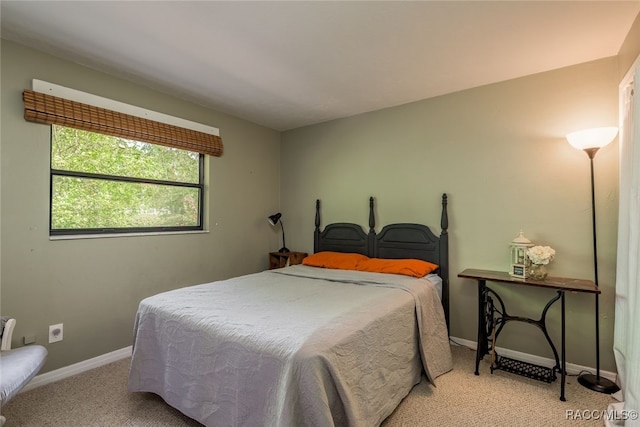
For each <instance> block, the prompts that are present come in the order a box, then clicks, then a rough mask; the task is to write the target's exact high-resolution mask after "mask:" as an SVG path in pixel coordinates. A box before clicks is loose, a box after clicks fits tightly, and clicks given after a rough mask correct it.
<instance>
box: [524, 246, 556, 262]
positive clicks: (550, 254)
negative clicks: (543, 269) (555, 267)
mask: <svg viewBox="0 0 640 427" xmlns="http://www.w3.org/2000/svg"><path fill="white" fill-rule="evenodd" d="M527 256H528V257H529V259H530V260H531V262H532V263H533V264H538V265H547V264H549V262H550V261H553V258H555V256H556V251H555V249H553V248H552V247H550V246H533V247H531V248H529V249H527Z"/></svg>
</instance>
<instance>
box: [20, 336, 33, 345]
mask: <svg viewBox="0 0 640 427" xmlns="http://www.w3.org/2000/svg"><path fill="white" fill-rule="evenodd" d="M22 339H23V341H24V345H29V344H33V343H34V342H36V336H35V335H26V336H24V337H23V338H22Z"/></svg>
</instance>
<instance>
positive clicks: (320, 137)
mask: <svg viewBox="0 0 640 427" xmlns="http://www.w3.org/2000/svg"><path fill="white" fill-rule="evenodd" d="M618 76H619V72H618V61H617V58H616V57H611V58H607V59H602V60H599V61H595V62H591V63H586V64H582V65H578V66H574V67H569V68H564V69H559V70H555V71H551V72H547V73H542V74H536V75H532V76H528V77H524V78H519V79H515V80H510V81H505V82H501V83H497V84H492V85H487V86H483V87H479V88H475V89H471V90H465V91H462V92H458V93H454V94H450V95H446V96H441V97H437V98H433V99H427V100H424V101H420V102H415V103H411V104H407V105H403V106H399V107H394V108H389V109H385V110H380V111H374V112H371V113H368V114H362V115H358V116H354V117H350V118H346V119H341V120H334V121H330V122H327V123H322V124H318V125H315V126H308V127H305V128H300V129H296V130H292V131H288V132H285V133H284V134H283V143H282V147H281V158H282V160H281V162H282V169H281V170H282V172H281V174H282V177H281V183H282V185H281V186H282V188H281V195H282V196H281V197H282V211H283V212H284V215H285V216H286V217H285V218H286V221H287V232H288V234H287V237H288V240H287V243H288V244H289V248H291V249H292V250H293V249H295V250H304V251H311V250H312V249H313V241H312V239H310V238H309V236H310V235H311V233H312V231H313V218H314V201H315V199H316V198H319V199H321V201H322V223H323V224H328V223H330V222H335V221H349V222H351V221H352V222H357V223H359V224H361V225H362V226H363V227H366V226H367V221H368V216H367V215H368V203H367V200H368V197H369V196H374V197H375V198H376V203H377V208H376V212H377V223H378V225H379V226H378V227H377V229H378V230H379V229H380V226H382V225H384V224H388V223H393V222H420V223H427V224H429V225H431V226H433V228H434V231H436V232H439V231H440V229H439V226H440V216H439V214H440V196H441V194H442V193H443V192H446V193H448V194H449V221H450V230H449V236H450V245H451V251H450V255H451V334H452V335H453V336H456V337H460V338H464V339H468V340H473V341H475V337H476V329H475V328H476V319H477V317H476V316H477V292H476V285H475V282H474V281H470V280H462V279H459V278H457V274H458V273H459V272H461V271H462V270H464V269H465V268H480V269H491V270H503V271H507V270H508V268H509V243H510V242H511V240H512V239H513V238H515V237H516V236H517V235H518V232H519V231H520V230H523V231H524V232H525V235H526V236H527V237H529V238H530V239H531V240H532V241H533V242H534V243H536V244H541V245H550V246H552V247H553V248H555V249H556V251H557V258H556V260H555V261H553V262H552V264H551V265H550V268H549V270H550V274H552V275H557V276H567V277H577V278H584V279H591V278H593V258H592V257H593V255H592V237H591V229H592V227H591V195H590V181H589V160H588V157H587V156H586V155H585V153H583V152H581V151H578V150H575V149H574V148H572V147H571V146H570V145H569V144H568V143H567V141H566V139H565V135H566V134H567V133H569V132H572V131H574V130H579V129H583V128H589V127H596V126H611V125H613V126H616V125H617V123H618V84H619V77H618ZM425 78H428V76H425ZM617 156H618V142H617V139H616V140H615V141H614V143H612V144H610V145H609V146H607V147H605V148H603V149H602V150H600V152H599V153H598V155H597V156H596V159H595V168H596V197H597V216H598V239H599V248H598V250H599V269H600V285H601V288H602V291H603V294H602V297H601V308H602V310H601V319H600V320H601V330H602V333H601V338H602V340H601V344H602V348H603V352H602V358H601V362H602V368H603V369H607V370H615V364H614V361H613V352H612V351H611V348H612V337H613V313H614V309H613V301H614V286H615V260H616V235H617V215H618V210H617V208H618V182H617V179H618V157H617ZM365 229H366V228H365ZM495 288H496V289H497V290H498V292H499V293H500V294H501V296H503V297H504V299H505V301H506V304H507V307H508V309H509V312H510V314H516V315H517V314H519V315H525V316H529V317H539V313H540V311H541V310H542V307H543V306H544V304H545V303H546V302H547V301H548V300H549V299H550V298H551V297H552V296H554V295H555V293H554V292H549V291H544V290H540V289H534V288H531V289H530V288H526V287H517V288H514V287H509V286H499V285H495ZM567 313H568V315H567V321H568V325H567V336H568V347H567V349H568V350H567V351H568V354H567V358H568V361H569V362H571V363H577V364H580V365H587V366H595V341H594V336H595V335H594V328H595V326H594V323H595V320H594V298H593V297H592V296H586V295H568V297H567ZM559 317H560V306H559V304H557V306H554V307H553V308H552V309H551V310H550V313H549V316H548V321H549V323H550V329H552V333H551V335H552V337H554V339H556V340H558V341H556V342H559V331H560V328H559ZM551 325H552V326H551ZM498 345H499V346H502V347H508V348H511V349H513V350H516V351H523V352H526V353H531V354H536V355H540V356H543V357H551V356H552V353H551V351H550V350H548V349H547V348H546V344H545V342H544V338H543V336H542V334H541V333H540V331H539V330H538V329H537V328H535V327H533V326H531V325H526V324H517V323H516V324H513V323H511V324H509V325H508V326H507V327H506V328H505V330H504V331H503V333H502V335H501V338H500V341H499V342H498Z"/></svg>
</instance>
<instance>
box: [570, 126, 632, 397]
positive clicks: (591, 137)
mask: <svg viewBox="0 0 640 427" xmlns="http://www.w3.org/2000/svg"><path fill="white" fill-rule="evenodd" d="M617 134H618V128H617V127H603V128H595V129H586V130H582V131H578V132H573V133H570V134H569V135H567V140H568V141H569V144H571V145H572V146H573V147H575V148H577V149H579V150H584V152H585V153H587V156H589V162H590V164H591V218H592V221H593V266H594V272H595V280H594V282H595V284H596V287H598V252H597V251H598V247H597V245H596V199H595V190H594V179H593V158H594V157H595V156H596V153H597V152H598V150H599V149H600V148H602V147H604V146H605V145H607V144H609V143H610V142H611V141H613V139H614V138H615V137H616V135H617ZM598 297H599V294H596V374H595V375H593V374H582V375H580V376H579V377H578V382H579V383H580V384H582V385H583V386H584V387H587V388H589V389H591V390H593V391H597V392H599V393H606V394H611V393H615V392H617V391H618V390H620V388H619V387H618V386H617V385H616V384H615V383H614V382H613V381H610V380H608V379H607V378H602V377H601V376H600V319H599V317H600V307H599V305H598Z"/></svg>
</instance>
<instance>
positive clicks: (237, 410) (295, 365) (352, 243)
mask: <svg viewBox="0 0 640 427" xmlns="http://www.w3.org/2000/svg"><path fill="white" fill-rule="evenodd" d="M446 208H447V196H446V195H443V197H442V215H441V229H442V231H441V234H440V236H436V235H434V234H433V233H432V232H431V230H430V229H429V227H427V226H424V225H420V224H406V223H403V224H391V225H386V226H385V227H383V228H382V229H381V230H380V232H379V233H376V232H375V216H374V199H373V198H370V200H369V231H368V233H365V232H364V231H363V229H362V227H360V226H359V225H357V224H354V223H334V224H329V225H327V226H326V227H325V228H324V230H321V227H320V225H321V224H320V223H321V221H320V201H316V216H315V231H314V255H317V256H321V255H325V254H338V255H344V256H345V257H362V259H365V260H366V261H367V262H368V261H369V259H371V260H373V261H380V260H382V261H383V262H384V260H394V261H393V262H395V261H398V262H403V261H404V260H409V259H417V260H424V261H428V262H430V263H433V264H436V265H437V270H435V271H434V272H433V273H431V274H430V275H427V276H425V277H412V276H407V275H404V274H387V273H381V272H378V271H377V270H374V271H371V270H368V271H367V270H365V271H360V270H354V269H335V268H318V267H315V266H310V265H295V266H290V267H285V268H282V269H277V270H267V271H263V272H260V273H255V274H249V275H246V276H241V277H236V278H232V279H228V280H222V281H217V282H212V283H207V284H202V285H197V286H190V287H186V288H181V289H176V290H173V291H169V292H164V293H161V294H158V295H155V296H152V297H149V298H146V299H144V300H143V301H141V303H140V305H139V308H138V312H137V314H136V319H135V325H134V345H133V355H132V359H131V368H130V373H129V390H130V391H132V392H151V393H155V394H157V395H159V396H161V397H162V398H163V399H164V400H165V402H167V403H168V404H169V405H171V406H173V407H174V408H176V409H178V410H180V411H181V412H182V413H184V414H185V415H187V416H189V417H191V418H193V419H195V420H197V421H199V422H201V423H203V424H204V425H206V426H314V427H322V426H356V427H357V426H363V427H365V426H366V427H370V426H375V425H379V424H380V423H381V422H382V421H383V420H384V419H385V418H386V417H387V416H388V415H390V414H391V412H393V410H394V409H395V408H396V407H397V405H398V404H399V403H400V402H401V400H402V399H403V398H404V397H405V396H406V395H407V394H408V393H409V392H410V391H411V388H412V387H413V386H414V385H415V384H417V383H418V382H420V381H421V378H422V376H423V375H424V376H426V378H427V379H428V380H429V381H430V382H431V383H433V380H434V379H435V378H436V377H438V376H440V375H442V374H444V373H446V372H448V371H449V370H450V369H451V368H452V361H451V353H450V348H449V342H448V332H447V325H448V313H449V309H448V301H449V297H448V295H449V290H448V285H449V279H448V234H447V233H448V220H447V210H446ZM314 255H312V257H313V256H314ZM312 257H310V259H311V258H312ZM364 264H366V262H365V263H360V262H359V264H358V266H360V265H364ZM434 273H436V274H434ZM420 274H422V273H420ZM436 285H437V286H436Z"/></svg>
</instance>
